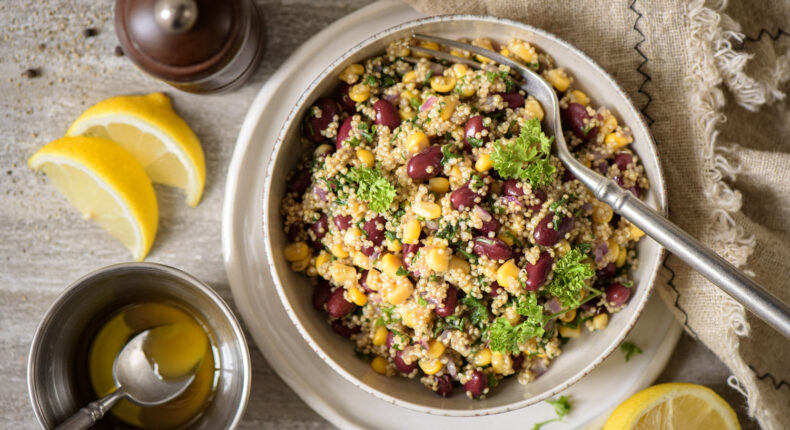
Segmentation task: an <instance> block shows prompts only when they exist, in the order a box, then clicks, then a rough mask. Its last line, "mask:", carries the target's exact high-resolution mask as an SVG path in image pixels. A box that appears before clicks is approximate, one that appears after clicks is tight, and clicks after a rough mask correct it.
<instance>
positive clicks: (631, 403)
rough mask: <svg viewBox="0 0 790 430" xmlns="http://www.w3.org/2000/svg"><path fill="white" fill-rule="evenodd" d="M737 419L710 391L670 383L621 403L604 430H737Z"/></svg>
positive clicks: (733, 412) (683, 384) (738, 427)
mask: <svg viewBox="0 0 790 430" xmlns="http://www.w3.org/2000/svg"><path fill="white" fill-rule="evenodd" d="M740 428H741V426H740V424H738V416H737V415H736V414H735V411H733V410H732V408H731V407H730V405H729V404H727V402H726V401H724V399H722V398H721V397H720V396H719V395H718V394H716V393H715V392H713V390H711V389H710V388H707V387H703V386H701V385H696V384H686V383H670V384H660V385H655V386H652V387H649V388H647V389H644V390H642V391H640V392H638V393H636V394H634V395H633V396H631V397H630V398H628V400H626V401H625V402H623V403H621V404H620V406H618V407H617V408H616V409H615V410H614V412H612V415H610V416H609V419H608V420H607V421H606V425H605V426H604V430H697V429H699V430H703V429H719V430H740Z"/></svg>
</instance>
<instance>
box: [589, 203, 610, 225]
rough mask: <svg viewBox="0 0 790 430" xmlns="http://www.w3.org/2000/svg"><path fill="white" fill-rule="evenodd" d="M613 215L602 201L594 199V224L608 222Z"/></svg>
mask: <svg viewBox="0 0 790 430" xmlns="http://www.w3.org/2000/svg"><path fill="white" fill-rule="evenodd" d="M612 216H614V211H612V208H611V207H610V206H609V205H607V204H606V203H604V202H601V201H594V202H593V212H592V219H593V221H594V222H595V223H596V224H608V223H609V221H611V220H612Z"/></svg>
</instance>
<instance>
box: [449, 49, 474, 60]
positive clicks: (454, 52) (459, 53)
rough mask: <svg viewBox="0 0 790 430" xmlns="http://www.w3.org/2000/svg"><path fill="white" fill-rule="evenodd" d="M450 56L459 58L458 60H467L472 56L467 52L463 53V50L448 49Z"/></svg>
mask: <svg viewBox="0 0 790 430" xmlns="http://www.w3.org/2000/svg"><path fill="white" fill-rule="evenodd" d="M450 55H452V56H455V57H460V58H469V57H471V56H472V55H471V53H470V52H469V51H463V50H460V49H455V48H451V49H450Z"/></svg>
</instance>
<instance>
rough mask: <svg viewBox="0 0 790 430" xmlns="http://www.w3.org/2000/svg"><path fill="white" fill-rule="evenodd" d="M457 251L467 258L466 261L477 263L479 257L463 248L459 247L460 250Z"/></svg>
mask: <svg viewBox="0 0 790 430" xmlns="http://www.w3.org/2000/svg"><path fill="white" fill-rule="evenodd" d="M456 251H457V252H458V253H460V254H461V255H463V256H464V257H466V259H467V260H469V261H471V262H472V263H477V256H476V255H474V254H471V253H469V252H466V250H465V249H463V248H461V247H458V249H456Z"/></svg>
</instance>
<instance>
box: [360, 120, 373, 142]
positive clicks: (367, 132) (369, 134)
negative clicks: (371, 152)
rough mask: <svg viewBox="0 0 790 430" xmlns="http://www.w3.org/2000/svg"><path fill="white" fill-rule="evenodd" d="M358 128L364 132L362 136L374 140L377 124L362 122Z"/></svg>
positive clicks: (369, 140) (370, 140)
mask: <svg viewBox="0 0 790 430" xmlns="http://www.w3.org/2000/svg"><path fill="white" fill-rule="evenodd" d="M357 130H359V132H360V133H361V134H362V137H364V138H365V140H367V141H368V142H373V134H374V133H376V126H375V125H372V126H371V125H367V124H365V123H364V122H363V123H360V124H359V125H358V126H357Z"/></svg>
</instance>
